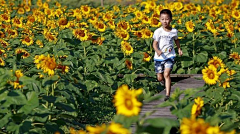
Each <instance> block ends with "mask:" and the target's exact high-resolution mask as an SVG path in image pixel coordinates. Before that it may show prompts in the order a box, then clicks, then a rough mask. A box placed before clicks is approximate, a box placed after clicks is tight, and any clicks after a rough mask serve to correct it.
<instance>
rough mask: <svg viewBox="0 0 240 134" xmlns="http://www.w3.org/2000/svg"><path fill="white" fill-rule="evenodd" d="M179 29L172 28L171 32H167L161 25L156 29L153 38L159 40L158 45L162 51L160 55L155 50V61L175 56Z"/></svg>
mask: <svg viewBox="0 0 240 134" xmlns="http://www.w3.org/2000/svg"><path fill="white" fill-rule="evenodd" d="M177 32H178V31H177V29H175V28H172V30H171V31H170V32H167V31H165V30H164V29H163V27H160V28H158V29H156V30H155V31H154V33H153V39H154V40H155V41H157V42H158V47H159V49H160V50H161V51H162V54H161V55H160V56H158V55H157V52H155V55H154V60H155V61H164V60H166V59H170V58H175V57H176V53H175V50H174V40H177V38H178V36H177Z"/></svg>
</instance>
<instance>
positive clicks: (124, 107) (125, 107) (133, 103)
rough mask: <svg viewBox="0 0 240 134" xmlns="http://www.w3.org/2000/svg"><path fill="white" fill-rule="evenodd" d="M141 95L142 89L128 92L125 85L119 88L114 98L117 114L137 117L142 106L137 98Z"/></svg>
mask: <svg viewBox="0 0 240 134" xmlns="http://www.w3.org/2000/svg"><path fill="white" fill-rule="evenodd" d="M141 93H142V89H138V90H130V89H129V88H128V86H127V85H122V86H120V87H119V88H118V89H117V91H116V94H115V96H114V105H115V106H116V109H117V114H122V115H125V116H134V115H138V114H139V112H140V110H141V109H140V107H141V105H142V104H141V102H139V101H138V100H137V96H138V95H140V94H141Z"/></svg>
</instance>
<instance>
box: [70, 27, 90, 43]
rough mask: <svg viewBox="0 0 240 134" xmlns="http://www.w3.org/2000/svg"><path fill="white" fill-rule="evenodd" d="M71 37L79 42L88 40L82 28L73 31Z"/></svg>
mask: <svg viewBox="0 0 240 134" xmlns="http://www.w3.org/2000/svg"><path fill="white" fill-rule="evenodd" d="M73 35H74V36H75V37H76V38H77V39H79V40H81V41H86V40H87V39H88V34H87V30H86V29H84V28H77V29H74V30H73Z"/></svg>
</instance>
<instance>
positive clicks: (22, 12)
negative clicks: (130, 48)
mask: <svg viewBox="0 0 240 134" xmlns="http://www.w3.org/2000/svg"><path fill="white" fill-rule="evenodd" d="M17 13H18V14H24V13H25V11H24V8H22V7H20V8H18V11H17Z"/></svg>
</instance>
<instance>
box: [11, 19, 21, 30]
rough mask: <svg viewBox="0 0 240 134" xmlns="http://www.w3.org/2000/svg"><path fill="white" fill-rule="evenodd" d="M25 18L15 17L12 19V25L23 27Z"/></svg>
mask: <svg viewBox="0 0 240 134" xmlns="http://www.w3.org/2000/svg"><path fill="white" fill-rule="evenodd" d="M22 21H23V18H22V17H21V18H18V17H15V18H13V19H12V25H13V26H16V27H19V28H22V27H23V22H22Z"/></svg>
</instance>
